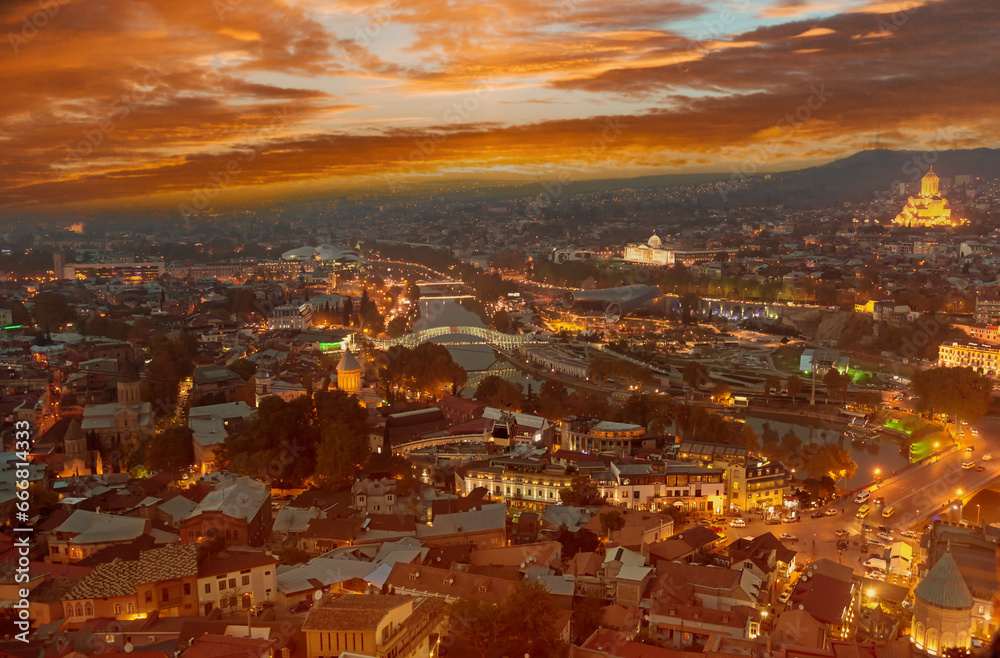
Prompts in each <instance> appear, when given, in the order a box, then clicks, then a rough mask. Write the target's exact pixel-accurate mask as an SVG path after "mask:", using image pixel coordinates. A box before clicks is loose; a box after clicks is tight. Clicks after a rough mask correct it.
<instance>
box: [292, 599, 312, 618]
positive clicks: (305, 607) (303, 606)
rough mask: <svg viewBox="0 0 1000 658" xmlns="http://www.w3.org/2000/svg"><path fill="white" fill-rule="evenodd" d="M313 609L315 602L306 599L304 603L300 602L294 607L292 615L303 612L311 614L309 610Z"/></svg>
mask: <svg viewBox="0 0 1000 658" xmlns="http://www.w3.org/2000/svg"><path fill="white" fill-rule="evenodd" d="M312 607H313V602H312V601H310V600H309V599H305V600H304V601H299V602H298V603H296V604H295V605H293V606H292V614H295V615H297V614H300V613H303V612H309V610H310V609H311V608H312Z"/></svg>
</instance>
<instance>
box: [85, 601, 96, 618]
mask: <svg viewBox="0 0 1000 658" xmlns="http://www.w3.org/2000/svg"><path fill="white" fill-rule="evenodd" d="M84 610H85V611H86V614H87V616H88V617H93V616H94V606H93V605H92V604H91V603H90V601H87V603H86V604H85V606H84Z"/></svg>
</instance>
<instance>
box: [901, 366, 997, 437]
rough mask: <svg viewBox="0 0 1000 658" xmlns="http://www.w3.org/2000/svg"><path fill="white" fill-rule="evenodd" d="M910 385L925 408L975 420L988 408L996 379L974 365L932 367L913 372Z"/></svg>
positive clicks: (965, 420) (966, 420) (966, 419)
mask: <svg viewBox="0 0 1000 658" xmlns="http://www.w3.org/2000/svg"><path fill="white" fill-rule="evenodd" d="M911 388H912V390H913V392H914V393H916V394H917V396H918V397H919V398H920V402H921V404H922V405H923V406H924V407H925V408H927V409H930V410H931V411H933V412H935V413H946V414H948V415H950V416H951V417H952V418H954V419H955V421H956V422H962V421H964V422H968V423H974V422H976V421H978V420H979V419H980V418H982V417H983V415H984V414H985V413H986V410H987V409H989V406H990V398H991V396H992V394H993V381H992V380H991V379H990V378H989V377H987V376H985V375H980V374H979V373H977V372H976V371H975V370H973V369H972V368H930V369H928V370H923V371H921V372H918V373H917V374H916V375H914V377H913V383H912V385H911Z"/></svg>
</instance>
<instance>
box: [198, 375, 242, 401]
mask: <svg viewBox="0 0 1000 658" xmlns="http://www.w3.org/2000/svg"><path fill="white" fill-rule="evenodd" d="M192 379H193V382H194V383H193V386H192V388H191V398H192V400H195V401H198V400H206V398H211V399H212V400H213V401H215V402H219V401H220V400H219V398H222V400H221V401H225V402H232V401H233V400H234V397H235V396H236V394H237V393H238V392H239V391H240V389H242V388H243V386H244V382H243V379H241V378H240V376H239V375H237V374H236V373H235V372H233V371H232V370H230V369H229V368H226V367H225V366H203V367H201V368H195V370H194V376H193V378H192ZM206 401H207V400H206Z"/></svg>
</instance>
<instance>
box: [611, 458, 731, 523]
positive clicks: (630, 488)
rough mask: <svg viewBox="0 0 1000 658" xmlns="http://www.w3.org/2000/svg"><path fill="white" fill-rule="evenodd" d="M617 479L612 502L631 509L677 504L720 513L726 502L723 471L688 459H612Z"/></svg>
mask: <svg viewBox="0 0 1000 658" xmlns="http://www.w3.org/2000/svg"><path fill="white" fill-rule="evenodd" d="M611 473H612V475H613V476H614V478H615V480H616V481H617V486H616V487H615V492H614V502H615V503H617V504H620V505H623V506H625V507H630V508H632V509H642V510H650V511H661V510H664V509H667V508H668V507H671V506H672V507H679V508H681V509H682V510H684V511H687V512H691V513H704V514H722V513H723V512H724V510H725V505H726V484H725V482H723V471H721V470H718V469H714V468H707V467H702V466H699V465H696V464H692V463H690V462H681V461H677V462H649V463H640V464H619V463H617V462H612V463H611Z"/></svg>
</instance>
